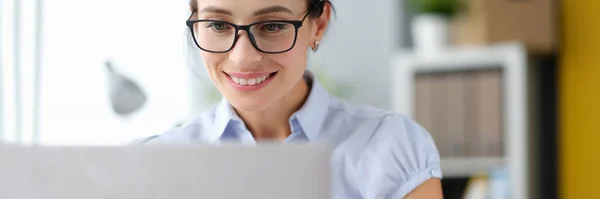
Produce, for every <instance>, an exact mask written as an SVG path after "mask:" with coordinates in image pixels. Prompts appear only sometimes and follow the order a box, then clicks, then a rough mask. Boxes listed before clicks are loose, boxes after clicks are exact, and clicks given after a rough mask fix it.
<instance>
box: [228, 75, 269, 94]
mask: <svg viewBox="0 0 600 199" xmlns="http://www.w3.org/2000/svg"><path fill="white" fill-rule="evenodd" d="M223 73H224V74H225V75H226V76H227V79H229V82H230V83H231V84H232V85H233V86H234V87H236V88H238V89H241V90H244V91H250V90H258V89H260V88H262V87H264V86H266V85H267V84H268V83H269V82H270V81H271V80H272V79H273V78H274V77H275V76H276V75H277V72H272V73H256V74H239V73H226V72H223Z"/></svg>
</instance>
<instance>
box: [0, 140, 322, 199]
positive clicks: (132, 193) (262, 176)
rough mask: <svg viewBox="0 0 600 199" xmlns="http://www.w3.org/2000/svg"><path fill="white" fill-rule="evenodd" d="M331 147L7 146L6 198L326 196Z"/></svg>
mask: <svg viewBox="0 0 600 199" xmlns="http://www.w3.org/2000/svg"><path fill="white" fill-rule="evenodd" d="M329 158H330V151H329V148H328V147H326V146H320V145H302V144H294V145H290V144H286V145H278V144H261V145H258V146H243V145H219V146H130V147H19V146H0V162H1V164H0V198H10V199H12V198H14V199H100V198H102V199H105V198H111V199H149V198H169V199H175V198H176V199H186V198H194V199H198V198H219V199H240V198H245V199H281V198H287V199H306V198H311V199H326V198H329V187H330V173H329V169H330V167H329V161H330V160H329Z"/></svg>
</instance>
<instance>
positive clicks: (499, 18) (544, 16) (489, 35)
mask: <svg viewBox="0 0 600 199" xmlns="http://www.w3.org/2000/svg"><path fill="white" fill-rule="evenodd" d="M465 1H466V6H467V7H466V9H465V10H463V12H462V13H461V14H459V15H457V16H456V17H455V18H454V19H453V20H452V24H451V25H452V40H453V43H454V44H455V45H485V44H490V43H496V42H505V41H520V42H523V44H525V46H526V47H527V49H528V50H529V51H530V53H533V54H547V53H552V52H555V51H556V50H557V49H558V44H559V41H558V20H557V19H558V10H557V7H556V2H555V1H554V0H465Z"/></svg>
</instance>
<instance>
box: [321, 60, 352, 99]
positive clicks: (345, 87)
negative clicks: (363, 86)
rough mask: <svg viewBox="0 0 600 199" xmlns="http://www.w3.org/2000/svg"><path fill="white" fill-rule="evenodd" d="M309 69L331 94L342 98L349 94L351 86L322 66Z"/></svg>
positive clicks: (347, 96)
mask: <svg viewBox="0 0 600 199" xmlns="http://www.w3.org/2000/svg"><path fill="white" fill-rule="evenodd" d="M311 71H312V72H313V74H314V75H315V77H316V78H317V79H318V80H319V82H320V83H321V85H323V87H325V89H326V90H327V91H329V93H330V94H331V95H334V96H336V97H339V98H342V99H347V98H349V97H350V96H351V94H352V91H353V87H352V86H351V85H350V84H349V83H347V82H342V81H339V80H336V79H335V78H334V77H333V75H331V73H329V72H328V71H327V70H326V69H325V68H324V67H315V69H313V70H311Z"/></svg>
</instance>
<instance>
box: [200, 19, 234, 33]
mask: <svg viewBox="0 0 600 199" xmlns="http://www.w3.org/2000/svg"><path fill="white" fill-rule="evenodd" d="M206 27H207V28H211V29H213V30H214V31H224V30H227V29H229V28H230V27H229V25H228V24H227V23H224V22H218V21H211V22H208V23H206Z"/></svg>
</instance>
